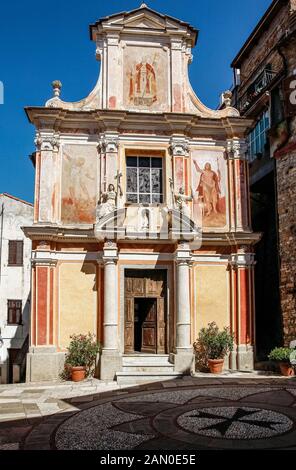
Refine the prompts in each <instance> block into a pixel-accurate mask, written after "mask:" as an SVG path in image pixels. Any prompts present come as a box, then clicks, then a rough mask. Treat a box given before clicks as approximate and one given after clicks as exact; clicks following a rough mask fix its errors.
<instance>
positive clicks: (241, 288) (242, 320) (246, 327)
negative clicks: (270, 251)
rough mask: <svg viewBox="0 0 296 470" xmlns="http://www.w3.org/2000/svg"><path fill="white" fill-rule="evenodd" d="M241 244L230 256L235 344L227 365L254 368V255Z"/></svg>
mask: <svg viewBox="0 0 296 470" xmlns="http://www.w3.org/2000/svg"><path fill="white" fill-rule="evenodd" d="M247 250H248V247H241V248H239V249H238V252H237V253H236V254H233V255H231V256H230V276H231V277H230V279H231V306H232V307H231V326H232V331H233V332H234V336H235V347H234V350H233V352H232V353H231V354H230V364H231V368H232V369H234V370H236V369H237V370H253V368H254V342H255V338H254V335H255V331H254V330H255V328H254V323H255V318H254V265H255V261H254V254H253V253H250V252H248V251H247Z"/></svg>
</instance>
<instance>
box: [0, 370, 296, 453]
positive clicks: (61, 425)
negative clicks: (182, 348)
mask: <svg viewBox="0 0 296 470" xmlns="http://www.w3.org/2000/svg"><path fill="white" fill-rule="evenodd" d="M133 448H137V449H150V450H170V449H177V450H193V449H194V450H199V449H208V448H211V449H232V448H235V449H250V448H254V449H257V448H258V449H294V450H296V378H295V377H294V378H293V377H292V378H283V377H270V376H263V377H260V376H254V375H252V374H250V375H248V376H246V375H244V376H243V377H242V376H241V375H240V374H236V375H235V374H234V375H232V376H231V375H227V374H226V375H225V374H224V375H221V376H218V377H217V376H215V377H213V376H211V375H210V374H207V375H203V376H201V375H199V376H198V377H184V378H182V379H178V380H168V381H165V382H156V383H150V384H143V385H138V386H121V387H120V386H118V385H117V384H116V383H115V382H112V383H103V382H101V381H99V380H96V379H91V380H86V381H84V382H80V383H76V384H75V383H72V382H66V383H50V384H49V383H43V384H18V385H2V386H0V450H17V449H41V450H45V449H90V450H91V449H96V450H100V449H101V450H116V449H120V450H124V449H133Z"/></svg>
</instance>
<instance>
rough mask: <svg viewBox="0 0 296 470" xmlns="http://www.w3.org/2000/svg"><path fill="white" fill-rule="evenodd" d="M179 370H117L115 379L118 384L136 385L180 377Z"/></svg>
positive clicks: (181, 375)
mask: <svg viewBox="0 0 296 470" xmlns="http://www.w3.org/2000/svg"><path fill="white" fill-rule="evenodd" d="M182 377H183V374H182V373H181V372H137V371H135V372H130V371H128V372H125V371H122V372H117V373H116V379H117V383H118V385H137V384H143V383H153V382H159V381H167V380H174V379H181V378H182Z"/></svg>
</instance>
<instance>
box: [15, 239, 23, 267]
mask: <svg viewBox="0 0 296 470" xmlns="http://www.w3.org/2000/svg"><path fill="white" fill-rule="evenodd" d="M23 247H24V243H23V241H17V242H16V264H18V265H21V266H22V265H23Z"/></svg>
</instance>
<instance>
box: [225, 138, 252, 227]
mask: <svg viewBox="0 0 296 470" xmlns="http://www.w3.org/2000/svg"><path fill="white" fill-rule="evenodd" d="M226 155H227V158H228V165H229V187H230V226H231V230H234V231H237V232H243V231H250V225H251V222H250V207H249V182H248V175H249V173H248V159H247V144H246V141H245V140H244V139H235V138H233V139H228V141H227V153H226Z"/></svg>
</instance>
